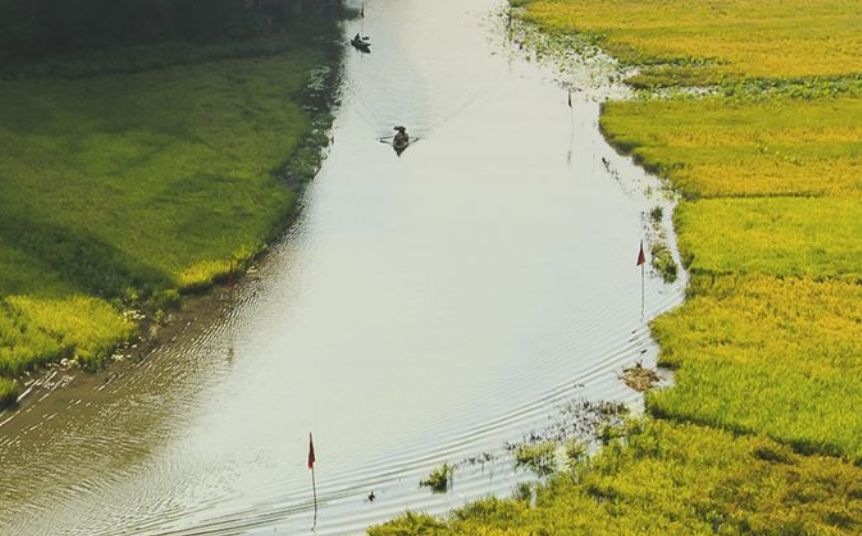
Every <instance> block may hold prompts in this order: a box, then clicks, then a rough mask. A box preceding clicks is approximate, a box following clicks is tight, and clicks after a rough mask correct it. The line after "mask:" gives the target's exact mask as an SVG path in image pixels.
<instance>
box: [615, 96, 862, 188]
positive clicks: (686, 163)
mask: <svg viewBox="0 0 862 536" xmlns="http://www.w3.org/2000/svg"><path fill="white" fill-rule="evenodd" d="M603 112H604V113H603V114H602V118H601V126H602V130H603V131H604V132H605V133H606V135H607V137H608V139H609V140H610V141H611V142H612V143H614V144H615V145H616V146H618V147H621V148H623V149H624V150H626V151H628V152H631V153H632V155H633V156H634V157H635V158H636V159H637V160H638V161H640V162H641V163H642V164H643V165H644V166H646V167H647V168H649V169H653V170H656V171H658V172H659V173H661V174H662V175H664V176H665V177H668V178H669V179H670V180H671V181H672V182H673V185H674V187H675V188H677V189H678V190H679V191H681V192H682V194H683V195H685V196H687V197H689V198H695V197H730V196H776V195H784V196H791V195H792V196H812V195H844V196H848V195H853V196H858V195H860V194H862V173H860V170H862V98H859V97H846V96H845V97H837V98H826V99H818V100H806V99H794V98H790V97H778V98H774V99H740V98H736V99H729V98H725V97H710V98H704V99H669V100H661V101H658V100H636V101H627V102H610V103H607V104H605V106H604V109H603Z"/></svg>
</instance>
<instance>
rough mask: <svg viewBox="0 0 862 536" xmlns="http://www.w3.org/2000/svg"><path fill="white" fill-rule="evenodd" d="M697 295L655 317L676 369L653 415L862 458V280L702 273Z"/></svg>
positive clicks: (653, 400) (655, 397)
mask: <svg viewBox="0 0 862 536" xmlns="http://www.w3.org/2000/svg"><path fill="white" fill-rule="evenodd" d="M690 293H691V297H690V299H689V300H688V301H687V302H686V303H685V304H684V305H683V306H682V307H681V308H679V309H677V310H675V311H673V312H672V313H670V314H668V315H665V316H662V317H660V318H658V319H657V320H655V321H654V323H653V333H654V335H655V337H656V339H657V340H658V341H659V344H660V345H661V348H662V357H661V362H662V363H663V364H665V365H669V366H671V367H673V368H674V369H676V375H675V379H676V383H675V385H674V387H673V388H672V389H667V390H660V391H657V392H654V393H651V394H650V397H649V405H650V408H651V409H652V410H653V411H654V412H656V413H658V414H660V415H663V416H667V417H674V418H682V419H686V420H693V421H696V422H703V423H708V424H712V425H716V426H720V427H723V428H730V429H733V430H738V431H757V432H765V433H767V434H769V435H771V436H773V437H776V438H779V439H781V440H782V441H786V442H788V443H790V444H793V445H794V446H796V447H798V448H799V449H800V450H802V451H817V452H828V453H832V454H835V455H844V456H847V457H849V458H852V459H855V460H862V413H860V412H858V411H855V410H854V409H853V408H858V407H860V406H862V388H860V385H862V358H860V356H862V333H860V331H862V305H860V304H862V285H859V284H855V283H844V282H829V281H826V282H816V281H812V280H809V279H798V278H783V279H782V278H775V277H766V276H764V277H741V276H729V277H717V278H715V279H712V278H707V277H699V278H696V279H695V280H694V286H693V288H692V289H691V292H690Z"/></svg>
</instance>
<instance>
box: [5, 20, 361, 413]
mask: <svg viewBox="0 0 862 536" xmlns="http://www.w3.org/2000/svg"><path fill="white" fill-rule="evenodd" d="M341 22H343V21H339V24H338V27H337V29H336V30H335V31H334V32H333V33H332V34H328V35H326V36H324V37H322V38H321V40H320V43H319V44H316V45H315V46H316V47H317V49H318V52H320V54H321V58H322V59H321V62H318V63H317V64H316V65H314V66H312V68H311V69H310V70H309V71H308V73H307V78H308V80H307V82H306V86H305V87H304V88H303V90H302V92H301V93H300V94H299V96H298V98H297V102H298V104H300V105H301V106H302V107H303V109H304V110H305V111H306V112H307V113H308V120H309V125H310V127H309V132H308V133H307V135H306V136H305V137H304V138H303V139H302V141H301V142H300V143H299V144H298V145H297V147H296V148H295V149H294V150H293V153H292V154H291V155H289V156H287V157H286V158H285V160H284V161H283V163H282V164H281V165H280V166H278V167H277V168H276V169H275V170H273V171H272V172H271V173H272V175H273V176H274V177H275V178H276V179H278V181H279V182H280V183H281V185H282V186H283V187H284V188H286V189H288V190H290V191H291V192H293V193H295V194H296V199H295V200H294V202H293V203H292V205H291V207H290V209H289V210H288V211H286V212H284V213H282V214H280V215H279V217H278V218H276V219H274V220H273V221H272V222H271V224H270V227H269V230H268V231H267V233H266V234H265V235H264V236H262V237H261V241H260V244H261V245H260V247H259V248H258V249H257V250H253V251H250V252H249V253H248V255H247V256H245V257H244V258H242V259H225V263H226V265H227V266H229V268H228V269H226V270H224V271H222V272H219V273H217V274H215V275H214V276H213V277H212V278H211V279H210V280H208V281H206V282H203V283H197V284H192V285H188V286H185V287H177V288H174V289H168V292H171V291H173V292H176V293H177V295H178V299H177V300H176V301H175V302H174V303H172V304H171V305H172V307H171V308H170V309H169V310H166V311H165V310H162V309H160V308H159V307H158V306H156V305H154V304H152V303H150V302H147V303H144V304H142V307H141V309H140V310H136V311H126V312H125V313H124V314H125V315H126V316H127V317H128V316H131V317H132V318H134V320H133V321H134V327H133V331H132V335H131V337H129V338H127V339H125V340H121V341H119V342H117V343H116V344H115V345H113V347H112V348H111V350H110V351H109V352H108V357H107V358H106V359H105V360H104V364H103V365H102V366H101V367H99V368H98V369H96V370H89V371H85V370H83V369H82V367H80V366H79V365H77V364H75V363H74V362H70V361H69V360H68V359H62V360H58V362H50V363H47V364H46V365H44V366H41V367H39V368H37V369H35V370H33V371H29V372H28V373H25V374H24V375H23V376H20V377H16V378H3V377H0V380H6V381H9V382H12V383H14V384H15V385H14V388H13V390H11V391H9V392H8V394H6V395H5V396H3V397H2V398H0V428H2V427H3V426H4V425H5V424H7V423H8V422H10V421H11V420H12V419H13V418H14V417H15V416H16V415H18V414H19V413H20V412H21V411H22V410H26V409H28V408H29V407H30V406H32V405H33V404H35V403H37V402H38V401H39V400H41V399H42V398H44V396H45V395H46V394H47V393H49V392H50V391H53V390H55V389H57V388H58V387H64V388H65V387H72V386H75V385H78V384H82V383H86V382H85V381H84V378H83V377H84V376H86V375H90V376H93V377H96V376H98V377H99V378H100V379H103V381H110V380H112V379H113V378H114V377H115V376H117V375H118V372H117V371H114V370H113V369H115V368H116V366H117V365H118V364H119V363H120V362H125V361H128V362H131V363H137V362H140V361H142V360H144V359H145V358H146V357H147V356H149V355H150V354H151V353H153V352H154V351H156V350H157V349H158V348H159V347H160V346H162V345H164V344H167V343H169V342H171V341H173V340H176V338H177V337H178V335H179V334H180V333H181V332H183V331H184V330H185V328H187V327H188V326H189V325H190V324H191V323H192V322H195V321H198V320H199V319H200V318H201V317H204V318H206V317H207V316H214V315H217V314H220V312H221V307H222V305H221V304H223V302H224V301H225V300H224V295H223V293H221V292H219V290H222V289H223V290H226V291H229V292H230V291H232V288H231V287H233V286H234V285H236V284H237V283H238V282H239V281H241V280H242V279H243V278H244V277H245V276H246V274H247V273H248V271H249V270H250V269H251V268H253V267H254V266H255V265H256V264H257V263H259V262H260V261H262V260H263V259H264V258H265V256H266V255H268V253H269V251H270V248H271V246H272V245H273V244H275V243H276V242H278V241H279V240H280V239H281V238H282V237H284V236H285V234H286V233H287V232H288V231H289V229H290V227H291V226H292V225H293V224H294V223H295V222H296V221H297V219H298V217H299V216H300V214H301V211H302V204H303V196H304V194H305V191H306V188H307V186H308V184H309V183H310V182H311V181H312V180H313V179H314V177H315V176H316V175H317V173H318V171H319V170H320V167H321V166H322V164H323V161H324V160H325V158H326V156H327V152H328V148H329V145H330V143H331V129H332V125H333V123H334V119H335V118H334V114H333V112H334V110H335V109H336V108H337V107H338V105H339V103H340V98H341V94H340V91H341V79H342V75H343V60H344V50H345V48H344V43H343V42H341V37H342V35H341V33H342V30H341ZM226 59H230V58H218V59H213V60H205V61H204V63H209V62H210V61H222V60H226ZM115 357H120V359H115ZM58 372H62V373H65V374H64V375H61V377H63V376H65V378H66V380H65V381H64V380H57V381H54V378H55V377H56V376H58ZM74 372H80V374H75V375H74V376H69V375H70V374H71V373H74ZM70 377H71V378H73V379H72V380H69V379H68V378H70ZM10 413H11V415H9V414H10Z"/></svg>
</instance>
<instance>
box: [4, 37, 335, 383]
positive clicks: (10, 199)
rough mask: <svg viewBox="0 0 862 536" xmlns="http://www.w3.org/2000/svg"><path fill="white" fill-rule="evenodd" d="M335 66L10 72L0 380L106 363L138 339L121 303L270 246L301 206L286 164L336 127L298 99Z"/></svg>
mask: <svg viewBox="0 0 862 536" xmlns="http://www.w3.org/2000/svg"><path fill="white" fill-rule="evenodd" d="M323 61H324V60H323V57H322V55H321V54H319V53H317V52H312V51H310V50H306V49H297V50H293V51H289V52H283V53H278V54H275V55H268V56H260V57H243V58H240V59H223V60H219V61H213V62H200V63H196V64H192V65H178V66H172V67H166V68H161V69H156V70H147V71H143V72H137V73H129V74H118V75H99V76H91V77H77V78H71V79H70V78H57V77H29V78H28V77H25V78H19V79H10V80H2V81H0V116H2V117H3V121H2V123H0V374H2V375H5V376H7V378H11V377H14V376H15V375H18V374H21V373H22V372H24V371H26V370H30V369H33V368H34V367H37V366H39V365H41V364H44V363H45V362H48V361H53V360H58V359H60V358H62V357H69V358H77V359H78V360H79V361H80V362H81V363H82V364H84V365H87V366H98V365H99V364H100V363H101V361H102V360H103V359H104V357H105V356H106V354H107V353H108V352H109V351H110V349H111V348H112V347H113V346H114V345H116V344H117V343H118V342H122V341H124V340H127V339H128V338H129V337H131V336H132V335H133V334H134V331H135V327H134V325H133V324H132V323H130V322H129V321H127V320H126V319H125V318H124V317H123V315H122V311H123V310H124V309H126V308H135V307H140V306H142V305H144V304H149V306H152V307H156V308H158V307H160V306H162V305H163V304H164V303H165V302H167V301H171V300H173V299H175V298H172V296H174V297H175V296H176V293H175V290H180V291H182V290H189V289H195V288H199V287H204V286H207V285H209V284H211V283H212V282H213V281H214V280H216V279H217V278H219V277H221V276H223V275H224V274H225V273H226V272H227V271H228V270H229V267H230V266H231V263H232V262H234V261H243V260H245V259H247V258H249V256H251V255H253V254H254V253H255V252H257V251H259V250H260V249H261V247H262V246H263V245H264V244H265V242H266V241H267V240H268V239H269V238H271V236H272V235H273V233H275V232H276V231H277V230H278V229H279V228H280V227H281V225H282V224H283V223H282V222H284V221H285V219H286V218H288V217H289V215H290V214H291V211H292V210H293V207H294V202H295V198H296V194H295V192H294V191H293V190H292V189H291V188H290V186H289V184H288V183H287V181H286V180H285V179H283V178H280V177H279V174H280V172H281V170H282V169H283V168H284V166H285V164H286V163H287V162H288V161H289V160H290V159H291V157H292V156H294V155H297V154H299V153H300V152H301V151H302V150H303V149H304V148H305V147H304V144H306V140H307V139H308V138H309V136H310V134H311V132H312V130H315V129H316V132H317V135H320V134H319V133H320V131H321V130H325V128H326V126H327V124H328V117H324V116H323V115H324V114H317V115H314V114H312V113H311V112H309V111H306V110H305V109H303V108H302V106H301V102H300V98H301V92H302V90H303V89H304V88H305V86H306V83H307V81H308V79H309V73H310V71H311V69H313V68H314V67H315V66H317V65H318V64H320V63H322V62H323ZM7 383H8V382H5V381H4V382H3V385H7Z"/></svg>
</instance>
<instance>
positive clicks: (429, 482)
mask: <svg viewBox="0 0 862 536" xmlns="http://www.w3.org/2000/svg"><path fill="white" fill-rule="evenodd" d="M454 476H455V468H454V467H453V466H452V465H450V464H449V462H446V463H444V464H442V465H439V466H437V467H435V468H434V469H433V470H432V471H431V473H429V474H428V476H427V477H425V478H423V479H422V480H420V481H419V485H420V486H422V487H425V488H431V490H432V491H434V492H435V493H445V492H446V491H448V490H449V486H451V485H452V479H453V478H454Z"/></svg>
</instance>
